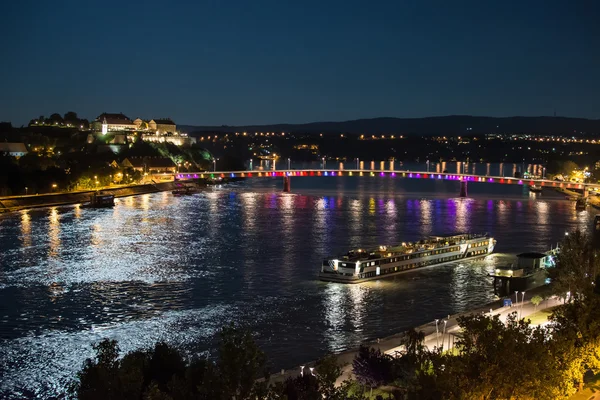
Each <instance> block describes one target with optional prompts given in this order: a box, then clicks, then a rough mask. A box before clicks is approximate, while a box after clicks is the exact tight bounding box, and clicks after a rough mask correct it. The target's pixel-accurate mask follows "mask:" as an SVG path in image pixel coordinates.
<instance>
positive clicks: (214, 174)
mask: <svg viewBox="0 0 600 400" xmlns="http://www.w3.org/2000/svg"><path fill="white" fill-rule="evenodd" d="M173 176H174V177H175V178H176V179H181V180H186V179H219V178H220V179H225V178H275V177H335V176H337V177H340V176H372V177H374V176H380V177H391V178H396V177H398V178H408V179H434V180H450V181H466V182H481V183H500V184H516V185H540V186H551V187H557V188H558V187H560V188H566V189H583V188H587V187H600V185H598V184H593V183H577V182H564V181H556V180H549V179H533V178H511V177H504V176H489V175H474V174H456V173H438V172H428V171H408V170H384V169H377V170H371V169H369V170H366V169H344V170H341V169H340V170H336V169H304V170H297V169H295V170H276V171H200V172H182V173H176V174H173Z"/></svg>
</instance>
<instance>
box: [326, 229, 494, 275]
mask: <svg viewBox="0 0 600 400" xmlns="http://www.w3.org/2000/svg"><path fill="white" fill-rule="evenodd" d="M495 245H496V241H495V240H494V238H492V237H490V236H489V235H488V234H464V235H454V236H432V237H430V238H429V239H426V240H421V241H419V242H415V243H401V244H400V245H397V246H379V248H377V249H370V250H369V249H368V250H363V249H357V250H350V251H349V252H348V253H347V254H345V255H343V256H339V257H330V258H326V259H325V260H323V264H322V266H321V272H320V273H319V279H321V280H322V281H330V282H341V283H359V282H364V281H369V280H373V279H381V278H386V277H389V276H393V275H397V274H400V273H402V272H406V271H410V270H413V269H416V268H421V267H426V266H431V265H440V264H447V263H451V262H456V261H459V260H472V259H477V258H482V257H485V256H486V255H488V254H490V253H491V252H493V251H494V246H495Z"/></svg>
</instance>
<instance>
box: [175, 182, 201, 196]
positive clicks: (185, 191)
mask: <svg viewBox="0 0 600 400" xmlns="http://www.w3.org/2000/svg"><path fill="white" fill-rule="evenodd" d="M171 193H172V194H173V196H176V197H179V196H189V195H192V194H194V193H198V188H197V187H196V186H191V185H180V186H178V187H177V188H175V189H174V190H173V191H172V192H171Z"/></svg>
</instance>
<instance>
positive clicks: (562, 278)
mask: <svg viewBox="0 0 600 400" xmlns="http://www.w3.org/2000/svg"><path fill="white" fill-rule="evenodd" d="M597 266H598V257H597V255H596V251H595V250H594V248H593V246H592V243H591V240H590V238H589V237H588V236H587V235H585V234H583V233H581V231H579V230H577V231H576V232H574V233H571V234H569V235H568V236H566V237H565V239H564V240H563V242H562V244H561V246H560V252H559V253H558V256H557V259H556V267H555V268H551V269H549V270H548V275H549V276H550V279H551V280H552V289H553V292H554V294H556V295H558V296H561V297H564V298H566V297H567V296H568V295H570V298H573V299H575V298H580V297H582V296H585V295H586V294H587V293H589V292H591V291H593V280H594V279H595V278H596V275H597V271H598V268H597Z"/></svg>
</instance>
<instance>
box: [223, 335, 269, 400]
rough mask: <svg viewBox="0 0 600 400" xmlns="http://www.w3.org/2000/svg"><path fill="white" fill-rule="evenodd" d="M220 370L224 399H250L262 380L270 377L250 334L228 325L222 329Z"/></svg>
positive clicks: (263, 355)
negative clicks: (256, 384) (257, 384)
mask: <svg viewBox="0 0 600 400" xmlns="http://www.w3.org/2000/svg"><path fill="white" fill-rule="evenodd" d="M220 339H221V341H220V345H219V359H218V361H217V368H218V370H219V373H220V378H221V381H222V388H221V389H222V396H223V398H224V399H231V398H232V397H233V396H235V398H236V399H249V398H250V397H251V394H252V392H253V389H254V385H255V383H256V381H257V380H258V379H259V378H266V377H268V374H267V371H266V368H265V367H266V357H265V354H264V353H263V352H262V351H261V350H260V348H259V347H258V346H257V345H256V342H255V341H254V338H253V337H252V334H251V333H250V332H249V331H246V330H241V329H238V328H236V327H235V326H234V325H229V326H227V327H224V328H222V329H221V334H220Z"/></svg>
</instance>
